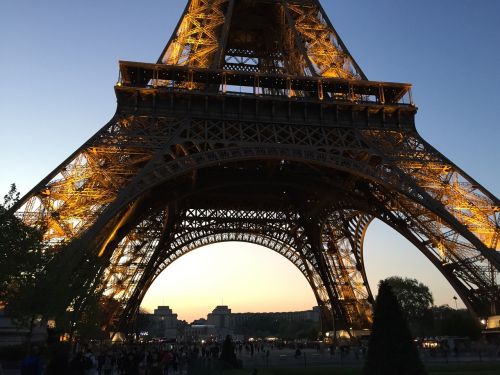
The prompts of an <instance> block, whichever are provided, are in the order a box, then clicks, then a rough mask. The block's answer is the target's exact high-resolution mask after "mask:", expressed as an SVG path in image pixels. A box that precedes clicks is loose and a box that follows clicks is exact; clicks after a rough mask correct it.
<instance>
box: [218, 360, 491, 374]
mask: <svg viewBox="0 0 500 375" xmlns="http://www.w3.org/2000/svg"><path fill="white" fill-rule="evenodd" d="M426 368H427V371H428V374H429V375H441V374H442V375H473V374H474V375H476V374H477V375H498V374H500V363H499V362H492V363H460V364H441V365H427V366H426ZM362 373H363V371H362V368H360V367H346V368H338V367H335V368H324V367H323V368H294V369H285V368H273V369H259V370H258V371H257V375H361V374H362ZM252 374H253V370H252V369H245V370H238V371H226V372H224V375H252Z"/></svg>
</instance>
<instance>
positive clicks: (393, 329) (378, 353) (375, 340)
mask: <svg viewBox="0 0 500 375" xmlns="http://www.w3.org/2000/svg"><path fill="white" fill-rule="evenodd" d="M364 374H365V375H422V374H426V371H425V368H424V366H423V364H422V362H421V361H420V357H419V354H418V351H417V348H416V346H415V343H414V342H413V339H412V337H411V334H410V330H409V328H408V322H407V321H406V318H405V316H404V315H403V313H402V311H401V308H400V306H399V304H398V301H397V299H396V297H395V295H394V293H393V292H392V290H391V287H390V286H389V284H388V283H386V282H385V281H381V282H380V284H379V290H378V296H377V300H376V301H375V310H374V319H373V328H372V334H371V338H370V344H369V347H368V356H367V360H366V363H365V368H364Z"/></svg>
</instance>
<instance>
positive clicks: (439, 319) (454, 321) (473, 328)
mask: <svg viewBox="0 0 500 375" xmlns="http://www.w3.org/2000/svg"><path fill="white" fill-rule="evenodd" d="M431 313H432V318H433V319H432V320H433V327H432V334H431V336H459V337H469V338H470V339H471V340H477V339H479V338H480V337H481V325H480V324H479V321H478V320H477V319H476V318H474V317H473V316H472V315H471V314H470V313H469V311H467V310H455V309H452V308H451V307H450V306H448V305H444V306H435V307H433V308H432V309H431Z"/></svg>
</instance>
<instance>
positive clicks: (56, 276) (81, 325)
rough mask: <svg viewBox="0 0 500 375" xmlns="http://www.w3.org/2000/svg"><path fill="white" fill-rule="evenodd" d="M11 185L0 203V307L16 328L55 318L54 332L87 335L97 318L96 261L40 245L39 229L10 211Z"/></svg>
mask: <svg viewBox="0 0 500 375" xmlns="http://www.w3.org/2000/svg"><path fill="white" fill-rule="evenodd" d="M18 200H19V193H18V192H17V190H16V187H15V185H14V184H13V185H11V188H10V191H9V192H8V194H7V195H6V196H5V197H4V202H3V204H0V307H3V308H5V310H6V313H7V315H8V316H9V317H11V318H12V319H14V321H15V322H17V323H18V325H19V326H28V327H30V329H32V328H33V323H34V321H35V320H36V319H44V320H47V319H55V320H56V324H57V326H58V328H59V329H60V330H63V331H64V332H69V333H75V332H76V333H79V334H80V335H87V336H89V335H91V334H94V333H96V332H97V331H98V330H99V328H100V327H99V323H100V321H101V320H102V313H101V310H102V308H101V307H102V306H101V305H102V303H101V295H100V293H98V292H95V290H94V286H95V281H96V279H95V277H96V275H98V268H99V267H100V266H101V265H100V264H99V263H98V262H96V261H92V260H91V259H90V256H89V252H88V251H87V249H84V248H79V249H78V248H77V246H73V245H74V244H62V245H60V246H59V247H56V248H55V247H47V246H45V245H44V242H43V238H42V235H41V233H40V231H39V230H37V229H35V228H32V227H29V226H27V225H25V224H24V223H23V222H22V221H21V220H20V219H19V218H17V217H16V216H15V214H14V213H13V212H12V207H13V206H14V205H15V204H16V203H17V202H18Z"/></svg>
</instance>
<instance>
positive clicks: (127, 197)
mask: <svg viewBox="0 0 500 375" xmlns="http://www.w3.org/2000/svg"><path fill="white" fill-rule="evenodd" d="M115 91H116V95H117V98H118V109H117V112H116V114H115V116H114V117H113V119H112V120H111V121H110V122H109V123H108V124H107V125H105V126H104V127H103V128H102V129H101V130H100V131H98V132H97V134H96V135H94V136H93V137H92V138H91V139H89V140H88V141H87V142H86V143H85V144H84V145H83V146H82V147H81V148H79V149H78V150H77V151H75V153H73V154H72V155H71V156H70V157H69V158H68V159H67V160H66V161H65V162H63V163H62V164H61V165H60V166H58V167H57V168H56V169H55V170H54V171H53V172H52V173H51V174H50V175H48V176H47V177H46V178H45V179H44V180H43V181H41V182H40V183H39V184H38V185H37V186H36V187H35V188H34V189H33V190H32V191H30V192H29V193H28V194H27V195H26V196H25V197H24V198H23V199H22V200H21V202H20V203H19V205H18V206H17V207H16V210H17V213H18V215H20V217H22V219H23V220H24V221H25V222H26V223H28V224H30V225H32V226H37V227H39V228H42V229H43V231H44V235H45V240H46V241H47V242H50V243H53V244H54V246H56V245H57V244H60V243H64V242H67V241H70V240H75V241H73V242H72V245H71V246H73V247H74V249H73V250H74V251H83V248H85V251H88V260H89V261H90V262H95V263H96V264H97V263H98V264H99V267H98V268H97V269H98V271H97V274H95V275H93V277H92V279H91V280H89V281H88V283H87V285H88V288H89V290H90V289H91V290H98V291H100V292H102V293H103V294H104V296H106V297H107V298H109V299H114V300H115V301H116V303H115V304H114V305H113V306H115V308H114V309H113V310H112V311H110V314H109V316H108V317H107V320H106V322H105V325H106V327H107V328H108V329H113V330H124V329H125V328H126V327H127V324H128V323H129V322H130V321H132V320H133V319H134V317H135V314H136V313H137V311H138V307H139V305H140V303H141V301H142V299H143V297H144V294H145V293H146V291H147V289H148V288H149V286H150V285H151V283H152V282H153V281H154V280H155V278H156V277H157V276H158V274H160V273H161V272H162V271H163V270H164V269H165V268H166V267H168V265H170V264H171V263H172V262H173V261H175V260H176V259H178V258H179V257H181V256H182V255H184V254H186V253H188V252H189V251H191V250H194V249H196V248H199V247H201V246H204V245H207V244H211V243H217V242H222V241H244V242H250V243H255V244H260V245H262V246H265V247H268V248H270V249H272V250H274V251H276V252H278V253H279V254H281V255H283V256H284V257H285V258H287V259H288V260H289V261H291V262H292V263H293V264H294V265H295V266H297V268H298V269H299V270H300V271H301V272H302V273H303V275H304V277H305V278H306V279H307V280H308V282H309V283H310V285H311V287H312V289H313V291H314V293H315V296H316V299H317V301H318V304H319V305H320V306H321V310H322V321H323V330H325V331H327V330H331V329H333V328H335V329H345V328H352V329H364V328H369V327H370V324H371V319H372V317H371V303H372V300H373V299H372V295H371V292H370V289H369V286H368V282H367V278H366V275H365V271H364V263H363V240H364V235H365V232H366V229H367V227H368V225H369V224H370V222H371V221H372V220H373V219H375V218H377V219H380V220H382V221H383V222H385V223H386V224H387V225H388V226H390V227H392V228H393V229H395V230H396V231H398V232H399V233H401V234H402V235H403V236H404V237H406V238H407V239H408V240H409V241H410V242H411V243H413V244H414V245H415V246H416V247H417V248H418V249H419V250H420V251H421V252H422V253H423V254H424V255H425V256H426V257H427V258H428V259H429V260H430V261H431V262H432V263H433V264H434V265H435V266H436V268H437V269H438V270H439V271H441V272H442V274H443V275H444V276H445V277H446V279H447V280H448V281H449V282H450V284H451V285H452V286H453V287H454V288H455V290H456V291H457V293H458V294H459V295H460V297H461V298H462V300H463V301H464V302H465V304H466V305H467V306H468V307H469V308H470V309H471V310H472V311H473V312H475V313H476V314H477V315H478V316H488V315H490V314H493V313H495V310H497V313H498V311H499V310H500V306H499V304H500V301H499V288H498V281H499V280H498V270H499V267H500V266H499V264H500V261H499V248H500V244H499V234H500V230H499V227H500V203H499V201H498V199H497V198H496V197H494V196H493V195H492V194H491V193H489V192H488V191H487V190H486V189H484V188H483V187H482V186H481V185H479V184H478V183H477V182H475V181H474V180H473V179H472V178H471V177H469V176H468V175H467V174H465V172H463V171H462V170H461V169H460V168H458V167H457V166H456V165H454V164H453V163H452V162H451V161H449V160H448V159H446V158H445V157H444V156H443V155H441V154H440V153H439V152H438V151H437V150H435V149H434V148H433V147H432V146H430V145H429V144H428V143H427V142H425V141H424V140H423V139H422V138H421V136H420V135H419V134H418V133H417V131H416V129H415V124H414V117H415V114H416V111H417V109H416V107H415V106H414V104H413V102H412V98H411V85H409V84H397V83H383V82H373V81H368V80H367V78H366V76H365V75H364V73H363V72H362V71H361V69H360V68H359V66H358V65H357V63H356V62H355V61H354V59H353V58H352V56H351V55H350V53H349V51H348V50H347V48H346V47H345V45H344V44H343V42H342V40H341V39H340V37H339V36H338V34H337V32H336V31H335V29H334V28H333V26H332V24H331V23H330V21H329V19H328V17H327V16H326V14H325V12H324V10H323V8H322V7H321V5H320V3H319V1H318V0H191V1H189V3H188V4H187V6H186V9H185V11H184V13H183V15H182V17H181V20H180V21H179V23H178V25H177V27H176V29H175V31H174V33H173V35H172V38H171V40H170V41H169V43H168V44H167V46H166V47H165V49H164V51H163V52H162V54H161V56H160V58H159V60H158V62H157V63H156V64H146V63H134V62H120V80H119V82H118V83H117V85H116V87H115Z"/></svg>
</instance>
